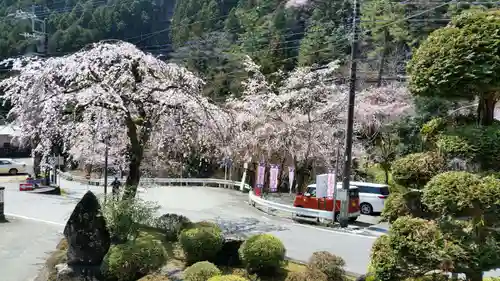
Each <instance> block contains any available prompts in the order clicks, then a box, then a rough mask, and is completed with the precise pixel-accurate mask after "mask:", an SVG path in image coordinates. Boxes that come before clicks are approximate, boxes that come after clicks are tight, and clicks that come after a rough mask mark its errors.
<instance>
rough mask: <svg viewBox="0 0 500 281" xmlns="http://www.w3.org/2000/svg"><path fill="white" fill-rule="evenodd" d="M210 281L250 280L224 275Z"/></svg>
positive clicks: (209, 280)
mask: <svg viewBox="0 0 500 281" xmlns="http://www.w3.org/2000/svg"><path fill="white" fill-rule="evenodd" d="M208 281H248V280H247V279H245V278H243V277H241V276H238V275H222V276H214V277H212V278H210V279H208Z"/></svg>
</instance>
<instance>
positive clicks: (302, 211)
mask: <svg viewBox="0 0 500 281" xmlns="http://www.w3.org/2000/svg"><path fill="white" fill-rule="evenodd" d="M58 175H59V176H60V177H61V178H63V179H65V180H68V181H76V182H81V183H85V184H89V185H95V186H101V185H103V184H104V179H91V180H89V179H86V178H85V177H81V176H74V175H72V174H70V173H67V172H62V171H58ZM111 181H112V179H111V180H110V181H109V182H111ZM141 184H151V185H159V186H211V187H220V188H230V189H235V190H240V191H242V192H248V203H249V204H250V205H252V206H253V207H256V208H259V209H261V210H263V211H265V212H268V213H273V212H276V211H277V212H284V213H287V214H290V215H291V217H292V218H298V217H309V218H316V219H319V220H320V221H322V222H332V221H334V216H333V214H332V212H331V211H323V210H316V209H307V208H298V207H293V206H290V205H285V204H280V203H276V202H273V201H269V200H266V199H264V198H261V197H259V196H256V195H255V194H254V193H253V190H252V188H251V187H250V186H249V185H248V184H246V183H245V184H244V185H243V188H242V186H241V182H239V181H232V180H222V179H212V178H141ZM358 215H359V213H356V214H351V215H350V216H352V217H355V216H358Z"/></svg>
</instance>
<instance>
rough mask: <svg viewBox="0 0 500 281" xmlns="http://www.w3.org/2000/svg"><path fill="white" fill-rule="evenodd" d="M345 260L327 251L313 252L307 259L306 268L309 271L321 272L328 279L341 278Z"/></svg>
mask: <svg viewBox="0 0 500 281" xmlns="http://www.w3.org/2000/svg"><path fill="white" fill-rule="evenodd" d="M344 266H345V261H344V260H343V259H342V258H341V257H337V256H335V255H333V254H331V253H329V252H327V251H320V252H314V253H313V254H312V256H311V258H310V259H309V263H308V264H307V268H308V269H309V270H310V271H314V270H318V271H320V272H323V273H324V274H325V275H326V276H327V277H328V280H331V281H334V280H343V279H344V275H345V270H344Z"/></svg>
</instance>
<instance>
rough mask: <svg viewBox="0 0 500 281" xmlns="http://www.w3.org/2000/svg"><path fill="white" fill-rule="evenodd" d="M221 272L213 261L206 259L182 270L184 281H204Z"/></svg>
mask: <svg viewBox="0 0 500 281" xmlns="http://www.w3.org/2000/svg"><path fill="white" fill-rule="evenodd" d="M221 274H222V272H221V271H220V270H219V269H218V268H217V266H215V265H214V264H213V263H211V262H208V261H200V262H197V263H195V264H193V265H191V266H190V267H188V268H186V270H184V280H185V281H206V280H207V279H209V278H211V277H214V276H218V275H221Z"/></svg>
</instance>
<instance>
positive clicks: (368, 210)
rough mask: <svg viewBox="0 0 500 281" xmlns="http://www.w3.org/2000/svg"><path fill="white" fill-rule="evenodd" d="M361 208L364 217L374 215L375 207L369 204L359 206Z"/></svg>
mask: <svg viewBox="0 0 500 281" xmlns="http://www.w3.org/2000/svg"><path fill="white" fill-rule="evenodd" d="M359 208H360V212H361V213H362V214H363V215H371V214H372V213H373V207H372V205H370V204H368V203H362V204H361V205H359Z"/></svg>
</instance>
